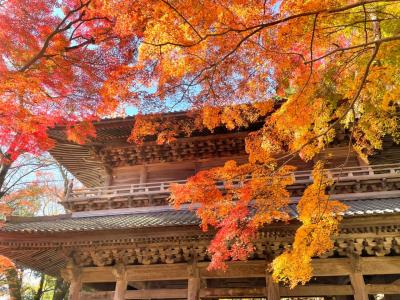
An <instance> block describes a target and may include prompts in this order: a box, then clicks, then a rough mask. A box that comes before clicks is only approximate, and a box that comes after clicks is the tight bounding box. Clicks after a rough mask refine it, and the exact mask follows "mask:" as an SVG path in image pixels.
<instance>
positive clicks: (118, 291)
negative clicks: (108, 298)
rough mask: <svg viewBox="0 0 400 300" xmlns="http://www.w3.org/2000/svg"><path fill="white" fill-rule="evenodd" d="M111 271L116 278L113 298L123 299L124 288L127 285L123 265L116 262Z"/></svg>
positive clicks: (116, 299)
mask: <svg viewBox="0 0 400 300" xmlns="http://www.w3.org/2000/svg"><path fill="white" fill-rule="evenodd" d="M112 271H113V274H114V276H115V279H116V282H115V293H114V297H113V300H125V293H126V288H127V286H128V281H127V279H126V269H125V266H124V265H122V264H117V265H115V266H114V267H113V269H112Z"/></svg>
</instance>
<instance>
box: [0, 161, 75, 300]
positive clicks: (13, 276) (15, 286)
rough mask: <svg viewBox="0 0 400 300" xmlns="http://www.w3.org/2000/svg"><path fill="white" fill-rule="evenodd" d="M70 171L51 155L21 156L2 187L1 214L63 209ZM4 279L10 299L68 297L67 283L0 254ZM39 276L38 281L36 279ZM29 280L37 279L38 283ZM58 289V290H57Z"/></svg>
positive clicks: (45, 212)
mask: <svg viewBox="0 0 400 300" xmlns="http://www.w3.org/2000/svg"><path fill="white" fill-rule="evenodd" d="M68 176H69V175H68V174H67V173H66V170H65V169H64V168H62V167H61V166H59V164H58V163H57V162H55V161H54V160H53V159H52V158H51V157H49V155H46V154H42V155H41V156H40V157H34V156H32V155H28V154H25V155H21V156H19V157H18V159H16V160H15V161H14V162H13V164H11V165H10V166H9V168H8V171H7V174H6V176H5V178H4V184H3V186H2V188H1V190H0V193H1V195H2V196H1V198H0V207H1V210H0V211H1V217H2V218H4V217H7V216H9V215H13V216H34V215H51V214H57V213H60V212H63V209H62V208H61V206H60V205H59V204H58V202H59V201H60V200H61V198H62V197H63V196H64V194H65V192H66V188H65V186H67V185H68ZM0 260H1V261H2V264H1V268H0V281H1V282H2V283H4V285H3V286H8V288H7V290H4V291H2V293H5V294H8V295H9V297H10V299H12V300H19V299H32V300H34V299H42V298H43V297H44V296H45V295H46V296H48V295H49V294H50V293H51V297H50V296H49V297H48V299H54V300H61V299H63V298H64V296H65V294H66V291H67V285H66V284H65V283H64V282H63V281H62V280H56V279H55V278H51V277H49V276H46V275H45V274H43V273H40V272H34V271H30V270H29V269H27V268H24V267H23V266H19V265H18V264H14V263H13V262H11V261H9V260H8V259H7V258H5V257H3V256H0ZM32 279H35V280H32ZM29 281H33V282H37V285H34V284H32V283H30V282H29ZM56 291H57V292H56Z"/></svg>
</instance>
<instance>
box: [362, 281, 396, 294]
mask: <svg viewBox="0 0 400 300" xmlns="http://www.w3.org/2000/svg"><path fill="white" fill-rule="evenodd" d="M365 287H366V290H367V292H368V294H372V295H374V294H385V295H387V294H389V295H390V294H392V295H393V294H398V295H400V285H398V284H393V283H391V284H366V285H365Z"/></svg>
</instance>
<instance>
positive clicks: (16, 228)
mask: <svg viewBox="0 0 400 300" xmlns="http://www.w3.org/2000/svg"><path fill="white" fill-rule="evenodd" d="M343 202H344V203H345V204H346V205H348V206H349V209H348V211H347V212H346V213H345V216H347V217H352V216H365V215H380V214H395V213H400V197H396V198H384V199H357V200H348V201H345V200H344V201H343ZM290 210H291V213H292V214H293V215H294V216H295V215H296V204H291V205H290ZM198 224H199V219H198V218H197V217H196V216H195V214H194V212H193V211H189V210H173V209H166V210H164V211H155V212H139V213H127V214H119V215H108V216H88V217H79V218H78V217H68V218H66V217H65V216H64V217H62V218H60V219H54V218H50V219H48V220H45V219H41V218H37V221H36V220H35V218H32V219H31V221H29V222H27V221H22V222H7V223H6V224H5V225H4V226H3V227H2V228H1V229H0V231H2V232H27V233H31V232H32V233H33V232H74V231H94V230H120V229H137V228H151V227H168V226H185V225H186V226H190V225H198Z"/></svg>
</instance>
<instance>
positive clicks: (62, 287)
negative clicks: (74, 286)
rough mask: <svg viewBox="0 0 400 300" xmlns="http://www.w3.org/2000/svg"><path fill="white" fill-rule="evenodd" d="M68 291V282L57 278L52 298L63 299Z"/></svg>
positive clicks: (55, 299)
mask: <svg viewBox="0 0 400 300" xmlns="http://www.w3.org/2000/svg"><path fill="white" fill-rule="evenodd" d="M67 291H68V283H67V282H65V281H64V280H62V279H61V278H57V280H56V284H55V287H54V294H53V300H64V298H65V296H66V295H67Z"/></svg>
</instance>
